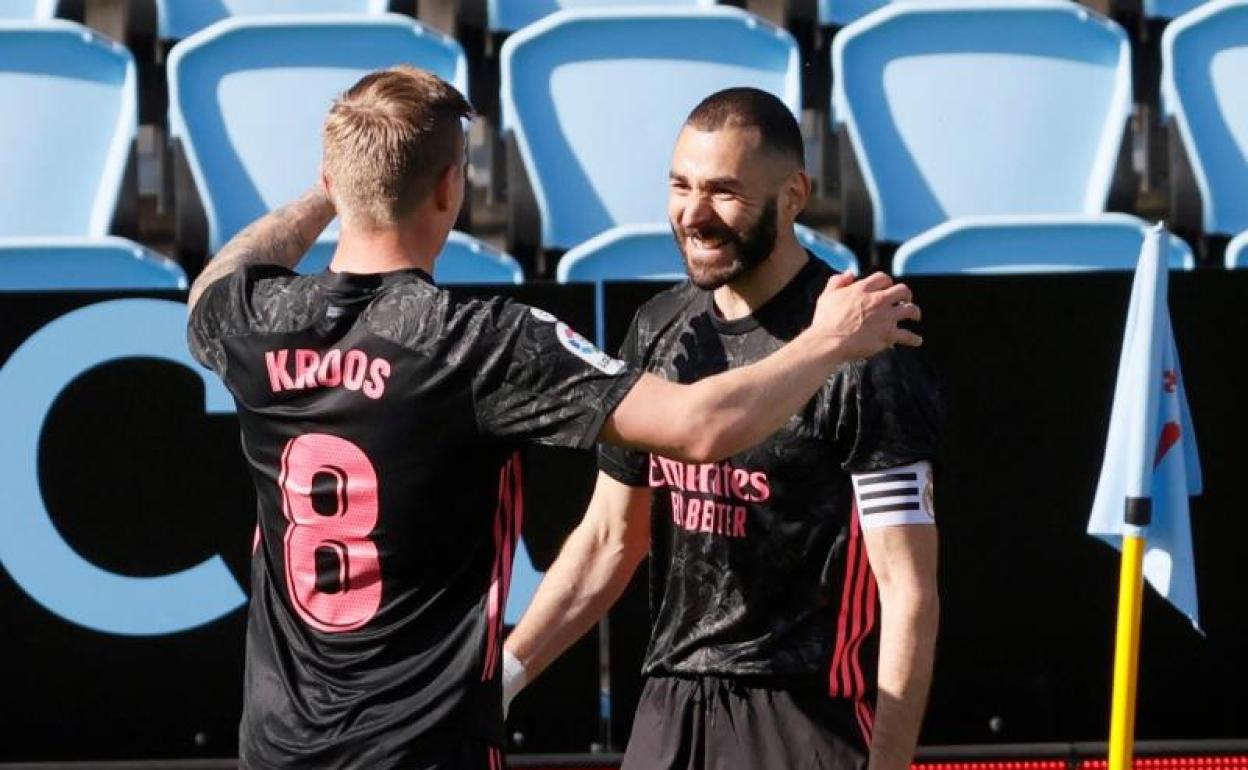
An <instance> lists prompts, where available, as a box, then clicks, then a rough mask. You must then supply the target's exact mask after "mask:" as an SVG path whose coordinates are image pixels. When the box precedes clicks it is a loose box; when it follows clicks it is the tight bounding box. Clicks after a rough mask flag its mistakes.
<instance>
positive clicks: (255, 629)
mask: <svg viewBox="0 0 1248 770" xmlns="http://www.w3.org/2000/svg"><path fill="white" fill-rule="evenodd" d="M189 340H190V346H191V350H192V352H193V354H194V355H195V357H196V358H197V359H198V360H199V361H200V362H201V363H203V364H204V365H206V366H208V367H210V368H211V369H213V370H214V371H216V372H217V373H218V374H220V375H221V377H222V379H223V380H224V381H225V383H226V385H227V387H228V388H229V389H230V391H231V392H232V393H233V395H234V398H235V400H236V402H237V406H238V417H239V422H240V424H241V429H242V444H243V452H244V454H245V456H246V460H247V463H248V465H249V467H250V470H251V474H252V477H253V480H254V482H255V487H256V494H257V498H258V519H259V532H258V542H257V548H256V552H255V555H254V558H253V560H252V596H251V605H250V614H249V617H248V627H247V641H246V646H247V654H246V676H245V680H246V681H245V704H244V713H243V721H242V725H241V728H240V753H241V757H242V761H243V764H244V766H246V767H293V766H299V767H315V768H331V767H362V768H363V767H367V768H390V767H399V766H406V765H407V764H408V763H411V762H413V761H414V760H415V759H417V758H418V757H419V756H421V755H422V754H423V753H424V752H427V751H435V750H439V748H440V747H441V746H443V745H448V744H454V743H456V742H462V741H464V740H471V739H474V738H480V739H481V740H484V741H487V742H491V743H494V744H496V745H501V743H502V738H503V732H502V707H501V689H500V684H499V676H498V671H499V660H500V657H499V656H500V654H501V645H502V637H501V631H502V618H503V608H504V605H505V602H506V599H507V588H508V581H509V579H510V575H511V560H512V554H513V553H514V550H515V547H516V542H517V538H518V536H519V532H520V526H521V515H522V484H523V475H522V473H521V467H520V457H519V454H518V453H517V448H518V447H519V446H520V445H521V444H522V443H523V442H525V441H537V442H542V443H547V444H556V445H562V446H569V447H581V448H588V447H590V446H592V445H593V442H594V441H595V439H596V438H597V435H598V433H599V431H600V429H601V426H602V423H603V421H604V420H605V419H606V417H607V415H609V413H610V412H611V411H612V410H613V409H614V408H615V407H616V406H617V405H618V404H619V402H620V401H621V400H622V399H623V397H624V395H625V394H626V392H627V391H628V390H629V388H631V387H632V385H633V384H634V383H635V382H636V379H637V377H639V376H640V374H639V372H637V371H636V370H634V369H632V368H630V367H627V366H626V365H625V364H624V363H622V362H620V361H617V360H615V359H612V358H610V357H608V356H606V355H604V354H602V353H600V352H598V351H597V350H596V349H595V348H594V347H593V346H592V345H590V344H589V343H588V342H586V341H585V339H584V338H583V337H581V336H580V335H578V334H577V333H576V332H574V331H572V330H571V329H569V328H568V327H567V326H566V325H564V324H562V323H561V322H559V321H558V320H557V319H555V318H554V317H552V316H550V315H549V314H547V313H545V312H543V311H541V310H538V309H535V308H530V307H527V306H524V305H522V304H518V303H515V302H511V301H505V300H501V299H496V300H492V301H480V300H465V299H461V298H457V297H454V296H452V295H451V294H449V293H448V292H446V291H444V290H441V289H439V288H438V287H436V286H434V285H433V283H432V281H431V280H430V279H429V277H428V276H427V275H426V274H425V273H423V272H421V271H419V270H403V271H396V272H391V273H386V274H382V275H351V274H345V273H344V274H335V273H329V272H326V273H322V274H320V275H314V276H297V275H295V274H293V273H291V272H290V271H288V270H285V269H282V268H279V267H273V266H260V267H251V268H246V269H243V270H240V271H238V272H236V273H235V274H233V275H231V276H229V277H228V278H224V279H222V280H219V281H217V282H216V283H214V284H212V285H211V286H210V287H209V288H208V289H207V291H206V292H205V294H204V295H203V297H202V298H201V299H200V301H199V303H198V304H197V305H196V307H195V309H194V311H193V313H192V316H191V321H190V328H189Z"/></svg>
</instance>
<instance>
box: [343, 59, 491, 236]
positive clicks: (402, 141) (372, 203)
mask: <svg viewBox="0 0 1248 770" xmlns="http://www.w3.org/2000/svg"><path fill="white" fill-rule="evenodd" d="M471 117H472V105H470V104H469V103H468V100H467V99H465V98H464V96H463V94H461V93H460V92H459V91H457V90H455V87H454V86H452V85H450V84H449V83H447V82H446V81H444V80H442V79H441V78H439V77H438V76H436V75H434V74H432V73H430V72H426V71H424V70H419V69H416V68H415V67H408V66H399V67H391V68H390V69H386V70H378V71H376V72H372V73H369V74H368V75H365V76H364V77H363V78H361V79H360V81H359V82H357V83H356V84H355V85H353V86H351V88H350V89H348V90H347V91H346V92H345V93H344V94H342V96H340V97H339V98H338V99H337V100H336V101H335V102H334V105H333V107H331V108H330V110H329V117H327V118H326V119H325V129H324V134H323V138H324V145H325V149H324V164H325V173H326V174H327V175H328V176H329V178H330V181H331V183H332V188H333V196H334V204H335V205H336V206H337V208H338V213H339V215H340V216H342V217H343V219H344V220H346V221H349V222H351V223H352V224H354V225H356V226H359V227H365V228H369V229H375V228H379V227H386V226H392V225H394V224H395V223H396V222H398V220H399V219H400V218H401V217H402V216H403V215H404V213H406V212H408V211H410V210H411V208H412V207H413V206H414V205H415V204H417V203H419V202H420V201H421V200H422V199H423V198H424V197H425V196H426V195H428V194H429V192H430V191H431V190H432V189H433V187H434V185H435V184H436V183H437V180H438V178H439V177H440V176H441V174H442V173H443V172H444V171H445V170H446V168H447V167H448V166H451V165H458V164H459V163H460V161H461V158H462V153H463V146H462V142H463V140H464V138H463V124H462V122H461V121H462V119H464V118H471Z"/></svg>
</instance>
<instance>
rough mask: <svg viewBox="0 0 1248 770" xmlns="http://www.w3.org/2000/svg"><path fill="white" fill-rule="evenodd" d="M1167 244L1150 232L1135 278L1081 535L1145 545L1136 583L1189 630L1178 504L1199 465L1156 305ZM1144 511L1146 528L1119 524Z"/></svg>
mask: <svg viewBox="0 0 1248 770" xmlns="http://www.w3.org/2000/svg"><path fill="white" fill-rule="evenodd" d="M1169 239H1170V234H1169V233H1168V232H1167V231H1166V229H1165V227H1164V226H1162V225H1157V226H1155V227H1154V228H1152V229H1151V230H1150V231H1149V233H1148V235H1147V237H1146V238H1145V240H1144V247H1143V249H1142V250H1141V253H1140V262H1139V265H1138V266H1137V267H1136V269H1135V282H1134V283H1133V284H1132V286H1131V304H1130V306H1129V308H1128V310H1127V328H1126V332H1125V333H1124V335H1123V341H1122V357H1121V358H1120V359H1119V361H1118V384H1117V386H1116V388H1115V389H1114V406H1113V411H1112V412H1111V413H1110V418H1109V437H1108V439H1106V441H1105V460H1104V463H1103V464H1102V466H1101V480H1100V483H1099V484H1098V485H1097V488H1096V499H1095V500H1094V501H1093V503H1092V516H1091V517H1090V518H1089V519H1088V534H1089V535H1094V536H1096V537H1098V538H1100V539H1101V540H1104V541H1105V542H1107V543H1109V544H1110V545H1112V546H1114V547H1115V548H1118V549H1119V550H1121V548H1122V535H1123V534H1124V533H1131V534H1142V535H1143V536H1144V537H1146V538H1147V541H1148V544H1147V547H1146V550H1145V554H1144V577H1145V578H1146V579H1147V580H1148V582H1149V583H1150V584H1151V585H1152V586H1153V588H1154V589H1156V590H1157V592H1158V593H1160V594H1161V595H1162V596H1164V597H1166V599H1168V600H1169V601H1170V603H1171V604H1173V605H1174V606H1175V607H1177V608H1178V610H1179V611H1180V612H1182V613H1183V614H1184V615H1186V616H1187V618H1188V620H1190V621H1191V622H1192V626H1193V627H1195V628H1196V630H1197V631H1199V630H1200V616H1199V612H1198V609H1197V603H1196V567H1195V561H1194V559H1193V556H1192V528H1191V522H1190V520H1189V516H1188V501H1187V498H1188V497H1189V496H1190V495H1198V494H1200V490H1201V476H1200V458H1199V456H1198V455H1197V453H1196V433H1195V432H1194V431H1193V430H1192V416H1191V413H1190V411H1189V410H1188V406H1187V393H1186V391H1185V389H1184V385H1183V374H1182V371H1181V370H1180V369H1179V355H1178V349H1177V348H1176V347H1175V344H1174V331H1173V329H1172V328H1171V326H1170V309H1169V307H1168V305H1167V304H1166V292H1167V286H1168V283H1169V281H1168V277H1169V276H1168V269H1167V268H1166V267H1165V265H1166V263H1165V261H1164V260H1163V259H1162V257H1161V255H1162V254H1168V253H1169V246H1170V244H1169ZM1150 507H1151V523H1148V524H1144V525H1134V524H1130V523H1128V522H1127V518H1128V515H1127V512H1128V511H1131V512H1133V513H1135V514H1139V513H1141V512H1145V511H1148V510H1149V508H1150Z"/></svg>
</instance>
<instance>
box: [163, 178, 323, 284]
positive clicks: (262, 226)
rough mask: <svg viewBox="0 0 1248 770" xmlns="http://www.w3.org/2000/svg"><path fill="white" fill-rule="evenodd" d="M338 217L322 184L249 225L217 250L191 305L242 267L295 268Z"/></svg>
mask: <svg viewBox="0 0 1248 770" xmlns="http://www.w3.org/2000/svg"><path fill="white" fill-rule="evenodd" d="M333 218H334V204H333V202H332V201H330V199H329V196H328V195H327V194H326V193H325V188H324V187H322V186H321V185H320V184H317V185H314V186H313V187H312V188H311V189H309V190H308V191H307V192H305V193H304V194H303V195H302V196H300V197H299V198H298V199H296V200H295V201H293V202H291V203H288V204H286V205H285V206H282V207H281V208H278V209H275V210H273V211H270V212H269V213H268V214H265V215H264V216H263V217H260V218H259V219H257V220H256V221H255V222H252V223H251V224H250V225H248V226H247V227H245V228H244V229H243V230H242V231H241V232H239V233H238V235H235V236H234V237H233V238H231V239H230V240H229V241H228V242H227V243H226V244H225V245H224V246H222V247H221V250H220V251H218V252H217V253H216V255H215V256H213V258H212V259H211V260H209V262H208V264H207V265H206V266H205V267H204V270H203V272H201V273H200V274H199V277H198V278H196V279H195V283H194V284H192V285H191V293H190V296H189V298H188V300H187V305H188V306H189V307H194V306H195V303H196V302H198V301H199V297H200V295H202V294H203V293H204V289H206V288H208V286H210V285H211V284H212V283H213V282H215V281H217V280H218V279H220V278H224V277H225V276H227V275H229V274H230V273H232V272H234V271H235V270H237V269H238V268H240V267H243V266H245V265H252V264H273V265H281V266H282V267H286V268H291V269H293V268H294V266H295V265H296V264H298V263H299V260H300V259H302V258H303V255H305V254H307V253H308V249H310V248H312V244H313V243H314V242H315V241H316V238H317V236H318V235H320V234H321V231H322V230H324V229H325V227H326V226H327V225H328V224H329V223H330V221H332V220H333Z"/></svg>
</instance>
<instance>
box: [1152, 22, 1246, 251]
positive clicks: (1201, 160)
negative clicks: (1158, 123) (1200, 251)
mask: <svg viewBox="0 0 1248 770" xmlns="http://www.w3.org/2000/svg"><path fill="white" fill-rule="evenodd" d="M1161 55H1162V80H1161V96H1162V104H1163V107H1164V110H1165V112H1166V114H1167V115H1168V116H1169V117H1171V118H1172V119H1173V120H1174V121H1175V123H1176V125H1177V127H1178V131H1179V135H1180V136H1181V137H1182V140H1183V146H1184V148H1185V149H1186V151H1187V157H1188V159H1189V160H1190V161H1191V166H1192V172H1193V176H1194V177H1195V181H1196V187H1197V189H1198V190H1199V191H1200V199H1201V203H1202V212H1201V220H1202V221H1201V225H1202V228H1203V230H1204V231H1205V232H1209V233H1219V234H1223V235H1231V234H1234V233H1239V232H1241V231H1243V230H1248V194H1246V191H1248V2H1244V1H1243V0H1238V1H1236V2H1232V1H1231V0H1216V1H1215V2H1209V3H1206V4H1204V5H1202V6H1201V7H1200V8H1198V9H1197V10H1195V11H1192V12H1191V13H1189V14H1186V15H1184V16H1182V17H1180V18H1178V19H1176V20H1175V21H1173V22H1171V23H1170V25H1169V26H1167V27H1166V31H1165V33H1164V34H1163V35H1162V40H1161Z"/></svg>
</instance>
